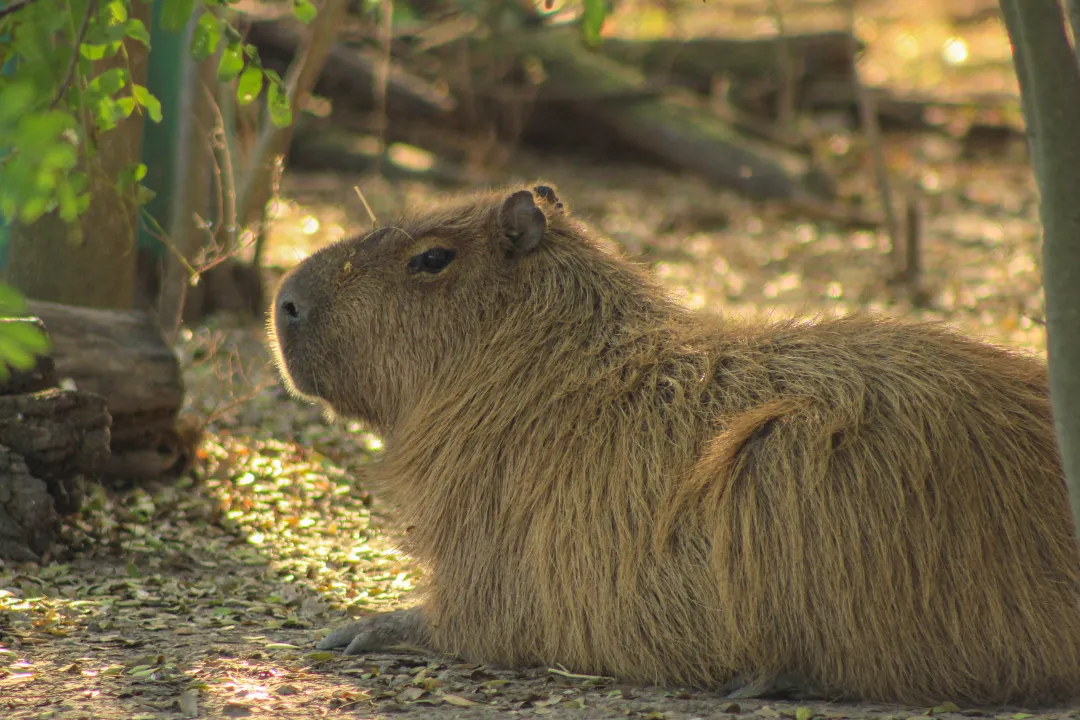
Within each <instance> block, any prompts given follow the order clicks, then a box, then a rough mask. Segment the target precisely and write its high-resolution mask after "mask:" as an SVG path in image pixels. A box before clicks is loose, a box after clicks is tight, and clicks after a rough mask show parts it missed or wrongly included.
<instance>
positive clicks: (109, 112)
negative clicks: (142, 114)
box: [93, 96, 126, 132]
mask: <svg viewBox="0 0 1080 720" xmlns="http://www.w3.org/2000/svg"><path fill="white" fill-rule="evenodd" d="M93 107H94V121H95V122H94V125H95V126H96V127H97V129H98V130H99V131H101V132H105V131H107V130H112V129H113V128H114V127H116V126H117V125H118V124H119V123H120V121H121V120H123V119H124V118H125V117H126V115H125V114H124V109H123V108H122V107H121V106H120V103H118V102H117V101H116V100H113V99H112V98H111V97H108V96H105V97H101V98H98V100H97V102H96V103H94V105H93Z"/></svg>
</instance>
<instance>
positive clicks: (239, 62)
mask: <svg viewBox="0 0 1080 720" xmlns="http://www.w3.org/2000/svg"><path fill="white" fill-rule="evenodd" d="M243 69H244V46H243V45H241V44H240V43H238V42H231V43H229V46H228V47H227V48H225V52H223V53H222V54H221V62H219V63H218V71H217V76H218V80H220V81H221V82H228V81H230V80H232V79H233V78H234V77H236V76H237V75H239V74H240V71H241V70H243Z"/></svg>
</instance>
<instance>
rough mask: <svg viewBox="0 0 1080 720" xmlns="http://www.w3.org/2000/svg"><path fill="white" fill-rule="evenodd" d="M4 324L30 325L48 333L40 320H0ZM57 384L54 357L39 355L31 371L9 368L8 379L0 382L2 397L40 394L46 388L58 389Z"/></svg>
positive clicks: (0, 323)
mask: <svg viewBox="0 0 1080 720" xmlns="http://www.w3.org/2000/svg"><path fill="white" fill-rule="evenodd" d="M4 323H24V324H29V325H33V326H34V327H36V328H37V329H38V330H40V331H41V332H46V330H45V323H43V322H41V320H39V319H38V318H0V325H2V324H4ZM56 384H57V380H56V366H55V365H54V364H53V359H52V357H51V356H49V355H39V356H38V357H37V363H36V364H35V365H34V367H32V368H30V369H29V370H16V369H15V368H12V367H8V378H7V379H6V380H0V395H19V394H21V393H32V392H38V391H39V390H45V389H46V388H51V387H56Z"/></svg>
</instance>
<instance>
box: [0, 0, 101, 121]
mask: <svg viewBox="0 0 1080 720" xmlns="http://www.w3.org/2000/svg"><path fill="white" fill-rule="evenodd" d="M30 1H31V0H24V2H23V5H25V4H26V3H28V2H30ZM20 7H21V6H20ZM96 11H97V0H89V2H87V3H86V12H84V13H83V18H82V24H80V25H79V32H78V34H77V35H76V36H75V43H74V45H73V46H72V48H71V62H69V63H68V67H67V72H65V73H64V79H63V81H61V83H60V87H58V88H56V95H54V96H53V99H52V102H51V103H49V109H50V110H53V109H55V108H56V106H57V105H59V104H60V101H61V100H62V99H63V98H64V93H66V92H67V89H68V88H69V87H71V83H72V81H73V80H74V79H75V68H77V67H78V66H79V57H80V55H79V48H80V47H81V46H82V42H83V38H85V37H86V28H87V27H88V26H89V25H90V16H91V15H93V14H94V13H95V12H96ZM0 17H2V16H0Z"/></svg>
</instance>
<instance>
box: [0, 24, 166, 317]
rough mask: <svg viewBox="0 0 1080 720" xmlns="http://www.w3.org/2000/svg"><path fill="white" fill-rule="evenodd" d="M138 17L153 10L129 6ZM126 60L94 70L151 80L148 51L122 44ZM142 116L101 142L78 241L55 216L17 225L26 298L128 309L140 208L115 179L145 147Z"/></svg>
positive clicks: (14, 259)
mask: <svg viewBox="0 0 1080 720" xmlns="http://www.w3.org/2000/svg"><path fill="white" fill-rule="evenodd" d="M129 12H130V13H131V16H132V17H133V18H136V19H139V20H142V21H143V22H144V23H149V20H150V5H149V4H146V3H132V4H131V8H130V10H129ZM125 49H126V56H125V55H124V54H123V53H118V54H117V55H116V56H115V57H113V58H108V59H106V60H102V61H100V62H99V63H98V64H95V69H96V70H105V69H108V68H110V67H120V66H125V67H127V68H128V69H129V70H130V72H131V80H132V82H135V83H138V84H140V85H145V83H146V60H147V53H146V47H145V46H144V45H143V44H142V43H139V42H137V41H134V40H131V39H130V38H128V39H126V40H125ZM142 124H143V115H142V114H141V112H138V111H137V112H134V113H132V114H131V115H130V116H129V117H128V118H126V119H125V120H123V121H122V122H121V123H120V124H119V125H118V126H117V127H115V128H113V129H112V130H109V131H106V132H104V133H102V134H101V136H100V137H98V138H96V145H97V151H96V154H95V156H94V158H92V160H91V164H92V167H90V168H84V169H86V170H88V171H89V172H90V192H91V195H92V197H93V200H92V201H91V203H90V208H89V209H88V210H87V212H86V213H85V214H84V215H83V217H82V218H81V220H80V228H81V238H80V237H72V232H71V228H70V227H69V226H68V224H67V223H65V222H64V221H63V220H61V219H60V217H59V216H58V215H56V214H55V213H52V214H49V215H46V216H44V217H42V218H41V219H40V220H39V221H38V222H36V223H34V224H33V225H30V226H26V225H22V224H20V223H12V227H11V246H10V249H9V257H8V267H7V271H6V279H7V281H8V282H9V283H11V284H12V285H14V286H15V287H16V288H18V289H19V290H21V291H22V292H23V294H25V295H26V296H27V297H31V298H34V299H37V300H49V301H52V302H62V303H68V304H71V305H82V306H85V307H97V308H121V309H124V308H130V307H131V306H132V302H133V301H134V293H135V255H136V253H135V240H136V229H137V228H138V209H137V207H136V205H135V203H134V190H133V189H132V190H129V191H127V192H125V193H124V194H123V195H121V194H120V193H118V192H117V190H116V189H115V186H114V184H115V182H116V178H117V177H118V176H119V173H120V172H121V171H122V170H123V169H124V168H126V167H128V166H130V165H133V164H135V163H138V162H139V159H140V157H141V146H142Z"/></svg>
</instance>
